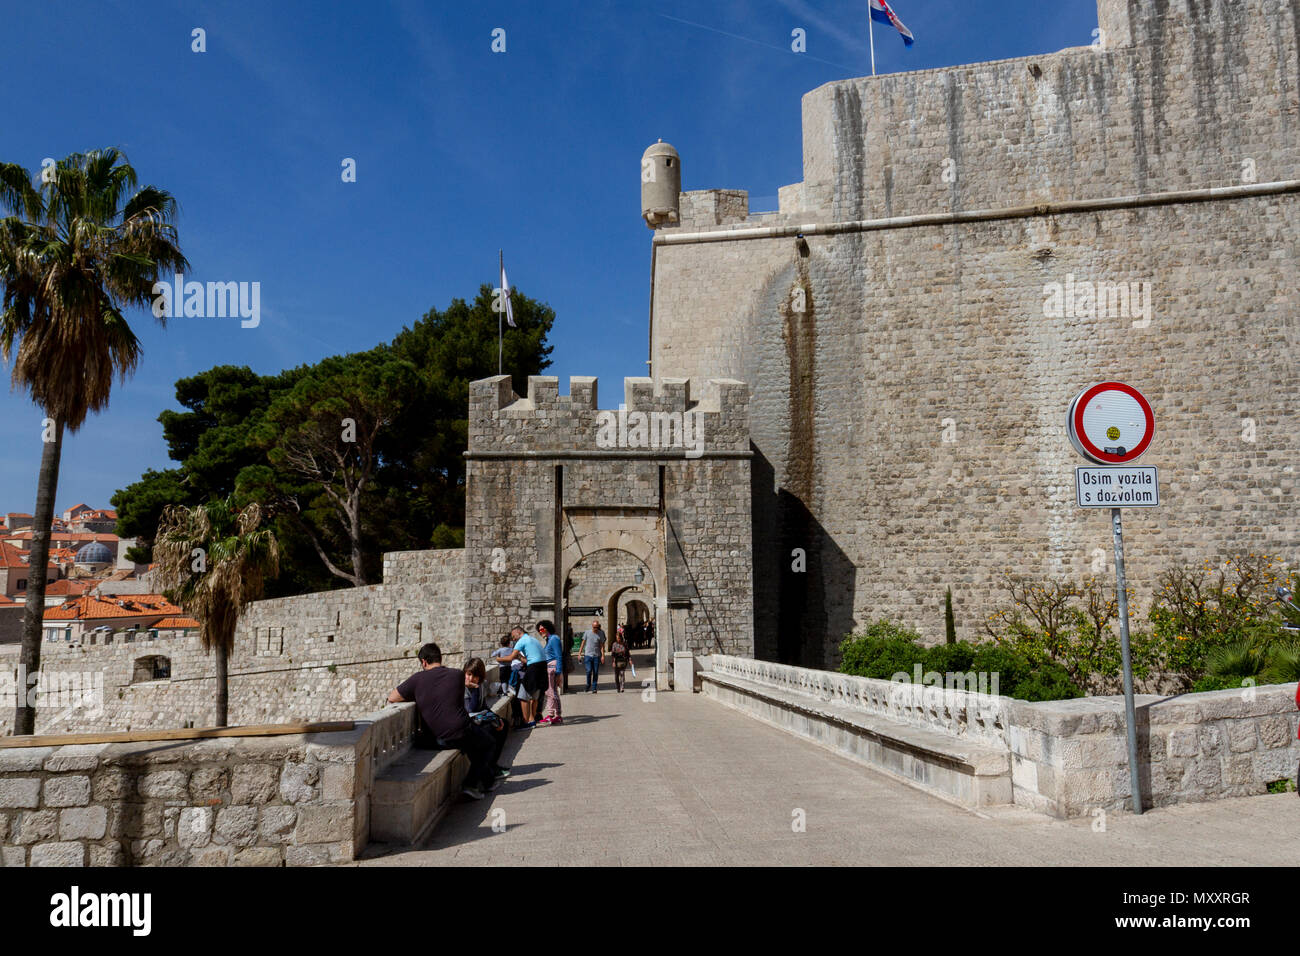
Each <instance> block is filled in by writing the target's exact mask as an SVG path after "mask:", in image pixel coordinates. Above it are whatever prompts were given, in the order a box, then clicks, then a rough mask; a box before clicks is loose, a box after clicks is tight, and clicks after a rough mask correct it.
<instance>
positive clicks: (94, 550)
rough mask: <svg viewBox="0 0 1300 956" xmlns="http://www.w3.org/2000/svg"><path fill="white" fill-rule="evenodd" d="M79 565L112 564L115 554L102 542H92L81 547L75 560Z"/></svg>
mask: <svg viewBox="0 0 1300 956" xmlns="http://www.w3.org/2000/svg"><path fill="white" fill-rule="evenodd" d="M74 560H75V561H76V562H77V564H112V563H113V561H114V557H113V552H112V551H111V550H110V549H109V547H108V545H106V544H104V543H103V542H102V541H91V542H89V543H87V544H84V545H82V546H81V548H80V549H79V550H78V551H77V556H76V558H75V559H74Z"/></svg>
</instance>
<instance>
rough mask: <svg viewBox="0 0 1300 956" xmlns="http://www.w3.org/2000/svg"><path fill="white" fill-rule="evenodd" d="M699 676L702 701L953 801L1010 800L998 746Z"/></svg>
mask: <svg viewBox="0 0 1300 956" xmlns="http://www.w3.org/2000/svg"><path fill="white" fill-rule="evenodd" d="M699 679H700V686H701V692H702V693H703V694H704V695H705V696H706V697H711V698H713V699H714V700H716V701H718V702H719V703H721V704H725V705H726V706H728V707H732V708H734V709H736V710H739V711H742V712H744V713H745V714H748V715H749V716H751V717H755V718H757V719H758V720H761V721H763V722H764V723H767V724H771V725H772V726H775V727H778V728H780V729H782V730H785V731H788V732H790V733H793V734H796V735H798V736H800V737H804V738H806V739H808V740H811V741H813V742H814V743H817V744H820V745H821V746H823V747H826V748H827V749H829V750H833V751H834V752H836V753H838V754H840V755H841V756H844V757H848V758H849V759H851V760H855V761H857V762H859V763H864V764H867V765H868V766H870V767H873V768H874V769H877V770H883V771H884V772H886V773H889V774H892V775H894V776H897V777H900V778H902V779H904V780H906V781H908V782H909V783H912V784H915V785H917V786H919V787H922V788H923V789H926V790H930V791H931V792H934V793H936V794H939V795H941V796H944V797H947V798H948V799H951V800H954V801H956V802H958V803H961V804H964V805H966V806H972V807H985V806H995V805H999V804H1009V803H1011V802H1012V791H1011V758H1010V754H1009V753H1008V751H1007V750H1005V749H1001V748H998V747H996V746H994V745H992V744H987V743H983V742H981V741H976V740H971V739H968V738H965V737H955V736H952V735H950V734H944V733H941V732H939V731H936V730H929V729H927V728H924V727H916V726H913V725H911V724H904V723H901V722H899V721H896V720H890V719H889V718H887V717H881V716H877V715H875V714H869V713H865V712H863V711H862V710H858V709H855V708H853V707H850V706H848V705H846V704H843V703H839V702H835V701H826V700H819V699H817V698H815V697H812V696H810V695H807V694H800V693H796V692H793V691H790V690H786V689H784V688H780V687H773V686H771V685H768V684H761V683H758V682H755V681H750V680H744V679H742V678H739V677H735V676H732V675H730V674H722V673H718V672H717V671H703V672H701V673H700V674H699Z"/></svg>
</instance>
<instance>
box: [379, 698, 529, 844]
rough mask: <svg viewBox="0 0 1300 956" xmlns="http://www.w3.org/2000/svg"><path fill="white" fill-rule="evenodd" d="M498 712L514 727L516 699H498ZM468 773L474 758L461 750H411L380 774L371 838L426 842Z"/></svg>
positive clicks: (403, 842) (383, 841)
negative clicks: (512, 713)
mask: <svg viewBox="0 0 1300 956" xmlns="http://www.w3.org/2000/svg"><path fill="white" fill-rule="evenodd" d="M492 712H493V713H495V714H496V715H497V716H498V717H501V718H502V719H503V720H505V722H506V727H507V728H509V727H510V698H508V697H501V698H498V699H497V701H496V702H495V703H493V704H492ZM468 773H469V758H468V757H466V756H465V755H464V754H462V753H461V752H460V751H459V750H419V749H415V748H410V749H408V750H407V751H406V753H404V754H402V755H401V756H399V757H397V758H396V759H395V760H393V761H392V762H391V763H389V764H388V765H387V766H386V767H385V768H384V769H383V771H382V772H380V773H379V775H378V776H376V777H375V783H374V789H373V791H372V792H371V795H370V840H371V842H373V843H390V844H401V845H404V846H410V845H414V844H418V843H423V842H424V841H425V840H426V839H427V838H428V837H429V835H430V834H432V833H433V830H434V828H435V827H436V826H437V825H438V821H439V820H441V819H442V817H443V816H444V815H445V814H446V812H447V809H448V808H449V807H450V806H451V805H452V803H454V802H455V800H456V797H457V795H458V794H459V793H460V790H461V787H462V786H463V785H464V783H465V777H466V775H467V774H468Z"/></svg>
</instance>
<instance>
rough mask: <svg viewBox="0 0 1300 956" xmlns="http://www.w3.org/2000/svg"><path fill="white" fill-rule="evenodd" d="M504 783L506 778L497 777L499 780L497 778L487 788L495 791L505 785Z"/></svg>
mask: <svg viewBox="0 0 1300 956" xmlns="http://www.w3.org/2000/svg"><path fill="white" fill-rule="evenodd" d="M504 782H505V778H504V777H497V778H495V779H494V780H493V781H492V782H491V783H489V784H488V785H487V788H488V789H489V790H495V789H496V788H497V787H499V786H501V784H502V783H504Z"/></svg>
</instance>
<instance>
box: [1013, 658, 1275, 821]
mask: <svg viewBox="0 0 1300 956" xmlns="http://www.w3.org/2000/svg"><path fill="white" fill-rule="evenodd" d="M1295 694H1296V685H1295V684H1277V685H1269V686H1265V687H1257V688H1253V689H1251V690H1250V691H1245V692H1243V691H1240V690H1219V691H1210V692H1206V693H1201V694H1184V695H1181V696H1178V697H1169V698H1160V697H1150V696H1140V697H1138V698H1137V700H1136V704H1137V725H1138V762H1139V766H1140V768H1141V769H1140V772H1139V776H1138V779H1139V783H1140V785H1141V789H1142V794H1143V804H1144V806H1146V807H1148V808H1149V807H1163V806H1169V805H1171V804H1176V803H1198V802H1201V801H1204V800H1216V799H1220V798H1222V797H1232V796H1248V795H1251V794H1257V793H1263V792H1264V790H1265V788H1266V786H1267V785H1268V784H1270V783H1273V782H1275V781H1278V780H1292V781H1295V780H1296V769H1297V764H1298V763H1300V743H1298V742H1297V739H1296V733H1297V729H1298V728H1300V713H1298V712H1297V711H1296V706H1295ZM1011 721H1012V724H1011V727H1010V746H1011V754H1012V766H1011V770H1012V783H1013V786H1014V792H1015V801H1016V803H1018V804H1021V805H1024V806H1028V807H1031V808H1033V809H1035V810H1042V811H1045V812H1049V813H1053V814H1055V815H1057V816H1061V817H1075V816H1086V815H1088V814H1090V813H1092V812H1094V811H1095V810H1098V809H1101V810H1107V811H1110V810H1121V809H1124V808H1125V807H1127V806H1128V805H1129V799H1130V794H1131V792H1132V790H1131V787H1130V785H1129V770H1128V742H1127V736H1126V730H1125V724H1124V698H1123V697H1087V698H1083V699H1080V700H1070V701H1044V702H1041V703H1032V704H1031V703H1026V702H1023V701H1015V702H1013V711H1012V716H1011Z"/></svg>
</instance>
